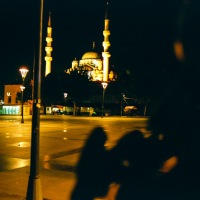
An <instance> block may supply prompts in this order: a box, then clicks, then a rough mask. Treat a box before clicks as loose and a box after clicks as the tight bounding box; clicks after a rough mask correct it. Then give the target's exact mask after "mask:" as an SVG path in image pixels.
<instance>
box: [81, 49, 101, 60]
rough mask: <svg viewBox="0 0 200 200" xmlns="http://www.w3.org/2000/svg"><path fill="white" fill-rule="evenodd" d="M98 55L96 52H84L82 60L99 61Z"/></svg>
mask: <svg viewBox="0 0 200 200" xmlns="http://www.w3.org/2000/svg"><path fill="white" fill-rule="evenodd" d="M100 58H101V57H100V55H99V54H98V53H97V52H94V51H89V52H86V53H85V54H84V55H83V56H82V60H84V59H100Z"/></svg>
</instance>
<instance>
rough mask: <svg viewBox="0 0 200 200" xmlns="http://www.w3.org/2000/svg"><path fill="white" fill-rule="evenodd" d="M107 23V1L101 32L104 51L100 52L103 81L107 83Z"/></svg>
mask: <svg viewBox="0 0 200 200" xmlns="http://www.w3.org/2000/svg"><path fill="white" fill-rule="evenodd" d="M109 21H110V20H109V19H108V1H107V5H106V14H105V20H104V31H103V36H104V41H103V49H104V51H103V52H102V57H103V81H108V71H109V58H110V56H111V55H110V53H109V52H108V49H109V47H110V41H109V36H110V30H109Z"/></svg>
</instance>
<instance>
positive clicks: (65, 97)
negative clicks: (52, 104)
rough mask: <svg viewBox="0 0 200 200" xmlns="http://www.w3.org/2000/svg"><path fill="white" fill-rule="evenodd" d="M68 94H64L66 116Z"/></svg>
mask: <svg viewBox="0 0 200 200" xmlns="http://www.w3.org/2000/svg"><path fill="white" fill-rule="evenodd" d="M67 95H68V94H67V93H66V92H64V99H65V114H66V99H67Z"/></svg>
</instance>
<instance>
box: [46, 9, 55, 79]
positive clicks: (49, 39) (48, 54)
mask: <svg viewBox="0 0 200 200" xmlns="http://www.w3.org/2000/svg"><path fill="white" fill-rule="evenodd" d="M52 41H53V38H52V27H51V13H49V20H48V27H47V37H46V42H47V45H46V47H45V51H46V56H45V61H46V68H45V76H47V75H48V74H49V73H51V61H52V60H53V58H52V56H51V52H52V51H53V48H52V46H51V45H52V44H51V43H52Z"/></svg>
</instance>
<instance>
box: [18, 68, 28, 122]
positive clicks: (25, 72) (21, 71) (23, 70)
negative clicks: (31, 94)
mask: <svg viewBox="0 0 200 200" xmlns="http://www.w3.org/2000/svg"><path fill="white" fill-rule="evenodd" d="M19 71H20V73H21V76H22V81H23V82H22V84H23V85H22V86H20V89H21V91H22V98H21V102H22V111H21V115H22V120H21V123H24V89H25V87H24V79H25V78H26V75H27V73H28V71H29V70H28V69H26V68H25V67H22V68H20V69H19Z"/></svg>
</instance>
